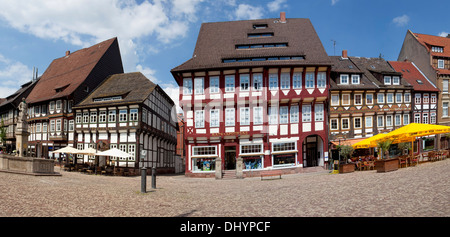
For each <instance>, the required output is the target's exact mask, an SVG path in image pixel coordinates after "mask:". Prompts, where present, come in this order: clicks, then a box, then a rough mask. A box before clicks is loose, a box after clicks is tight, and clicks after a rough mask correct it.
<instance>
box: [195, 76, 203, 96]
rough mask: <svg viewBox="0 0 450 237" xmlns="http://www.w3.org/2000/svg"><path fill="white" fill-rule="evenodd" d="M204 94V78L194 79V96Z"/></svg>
mask: <svg viewBox="0 0 450 237" xmlns="http://www.w3.org/2000/svg"><path fill="white" fill-rule="evenodd" d="M204 93H205V78H203V77H196V78H194V94H195V95H203V94H204Z"/></svg>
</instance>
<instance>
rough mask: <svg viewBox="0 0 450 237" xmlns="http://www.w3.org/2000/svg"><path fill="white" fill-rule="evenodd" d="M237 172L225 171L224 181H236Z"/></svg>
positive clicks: (223, 174)
mask: <svg viewBox="0 0 450 237" xmlns="http://www.w3.org/2000/svg"><path fill="white" fill-rule="evenodd" d="M235 178H236V170H224V171H223V173H222V179H235Z"/></svg>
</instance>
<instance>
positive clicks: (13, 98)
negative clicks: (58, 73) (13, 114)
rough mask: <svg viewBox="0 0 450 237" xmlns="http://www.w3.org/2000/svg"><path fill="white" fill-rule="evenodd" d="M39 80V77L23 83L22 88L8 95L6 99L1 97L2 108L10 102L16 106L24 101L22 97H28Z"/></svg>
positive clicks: (0, 106)
mask: <svg viewBox="0 0 450 237" xmlns="http://www.w3.org/2000/svg"><path fill="white" fill-rule="evenodd" d="M38 81H39V78H38V79H36V80H32V81H29V82H27V83H25V84H23V85H22V86H21V87H20V89H18V90H17V91H16V92H14V93H13V94H11V95H9V96H7V97H6V98H4V99H0V110H2V107H4V106H6V105H8V104H11V105H12V106H13V107H16V106H17V105H18V104H19V103H20V102H21V101H22V98H26V97H27V96H28V94H29V93H30V91H31V90H32V89H33V87H34V86H36V84H37V82H38Z"/></svg>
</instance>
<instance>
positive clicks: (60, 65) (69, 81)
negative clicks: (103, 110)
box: [27, 38, 118, 103]
mask: <svg viewBox="0 0 450 237" xmlns="http://www.w3.org/2000/svg"><path fill="white" fill-rule="evenodd" d="M114 43H115V46H116V47H118V45H117V38H112V39H109V40H106V41H103V42H101V43H98V44H96V45H93V46H91V47H89V48H84V49H80V50H78V51H75V52H73V53H70V54H69V55H68V56H64V57H61V58H57V59H55V60H53V61H52V63H51V64H50V66H49V67H48V68H47V70H45V72H44V74H42V76H41V79H40V80H39V82H38V83H37V85H36V86H35V87H34V89H33V90H32V91H31V93H30V94H29V95H28V97H27V103H35V102H41V101H46V100H50V99H56V98H61V97H65V96H68V95H70V94H72V93H73V92H74V91H75V90H76V89H77V88H78V87H79V86H80V85H81V84H82V83H83V82H84V81H85V80H86V78H87V77H88V75H89V74H90V73H91V72H92V70H93V69H94V67H95V66H96V65H97V63H98V62H99V61H100V59H101V58H102V57H103V56H104V54H105V53H106V51H107V50H108V49H109V48H110V47H111V46H112V45H113V44H114ZM57 89H63V90H62V91H60V92H59V90H57Z"/></svg>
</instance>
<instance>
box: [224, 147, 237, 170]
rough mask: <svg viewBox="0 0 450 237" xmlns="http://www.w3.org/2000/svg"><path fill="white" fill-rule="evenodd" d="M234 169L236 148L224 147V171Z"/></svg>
mask: <svg viewBox="0 0 450 237" xmlns="http://www.w3.org/2000/svg"><path fill="white" fill-rule="evenodd" d="M234 169H236V147H235V146H226V147H225V170H234Z"/></svg>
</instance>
